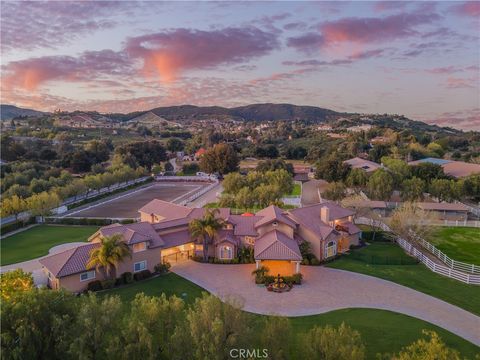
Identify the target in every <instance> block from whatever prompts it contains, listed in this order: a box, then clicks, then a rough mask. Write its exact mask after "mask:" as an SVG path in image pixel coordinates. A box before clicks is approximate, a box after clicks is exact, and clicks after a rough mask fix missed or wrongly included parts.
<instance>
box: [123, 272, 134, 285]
mask: <svg viewBox="0 0 480 360" xmlns="http://www.w3.org/2000/svg"><path fill="white" fill-rule="evenodd" d="M122 279H123V282H124V283H125V284H131V283H132V282H133V274H132V273H131V272H124V273H123V274H122Z"/></svg>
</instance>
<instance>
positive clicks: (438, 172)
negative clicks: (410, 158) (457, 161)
mask: <svg viewBox="0 0 480 360" xmlns="http://www.w3.org/2000/svg"><path fill="white" fill-rule="evenodd" d="M410 170H411V174H412V176H415V177H417V178H419V179H422V180H424V181H425V182H426V183H427V184H430V182H431V181H432V180H433V179H445V178H446V175H445V173H444V172H443V168H442V167H441V166H440V165H438V164H432V163H429V162H424V163H420V164H417V165H413V166H410Z"/></svg>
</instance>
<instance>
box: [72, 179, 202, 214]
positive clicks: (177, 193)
mask: <svg viewBox="0 0 480 360" xmlns="http://www.w3.org/2000/svg"><path fill="white" fill-rule="evenodd" d="M208 185H210V184H209V183H202V182H195V183H193V182H188V183H187V182H172V183H165V182H160V183H155V184H153V185H152V186H149V187H147V188H143V189H139V190H136V191H135V190H134V191H132V192H130V193H128V194H124V195H122V194H120V195H119V196H117V197H115V198H113V199H109V200H105V201H104V202H100V203H98V204H94V205H90V206H86V207H85V208H83V209H79V210H76V211H72V212H71V213H69V214H68V215H67V216H66V217H81V218H137V217H139V213H138V209H140V208H141V207H142V206H143V205H145V204H146V203H148V202H149V201H151V200H153V199H160V200H165V201H170V202H175V203H179V202H180V201H182V200H184V199H186V198H188V197H189V196H191V195H192V194H194V193H195V192H197V191H199V190H200V189H202V188H204V187H206V186H208Z"/></svg>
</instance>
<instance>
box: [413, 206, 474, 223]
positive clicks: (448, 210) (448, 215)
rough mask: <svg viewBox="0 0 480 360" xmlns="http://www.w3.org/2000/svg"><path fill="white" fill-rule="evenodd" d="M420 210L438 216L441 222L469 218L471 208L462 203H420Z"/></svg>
mask: <svg viewBox="0 0 480 360" xmlns="http://www.w3.org/2000/svg"><path fill="white" fill-rule="evenodd" d="M417 206H418V208H419V209H422V210H425V211H429V212H433V213H434V214H436V215H437V216H438V219H439V220H461V221H465V220H467V218H468V212H469V211H470V210H469V208H468V207H467V206H466V205H464V204H461V203H444V202H442V203H436V202H419V203H417Z"/></svg>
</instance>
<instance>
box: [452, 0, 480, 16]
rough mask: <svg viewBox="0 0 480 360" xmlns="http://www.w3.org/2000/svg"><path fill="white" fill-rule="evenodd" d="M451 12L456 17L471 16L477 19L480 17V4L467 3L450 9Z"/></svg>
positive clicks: (475, 2)
mask: <svg viewBox="0 0 480 360" xmlns="http://www.w3.org/2000/svg"><path fill="white" fill-rule="evenodd" d="M450 11H451V12H453V13H454V14H456V15H460V16H469V17H473V18H477V20H478V17H479V16H480V2H478V1H466V2H464V3H462V4H456V5H453V6H451V7H450Z"/></svg>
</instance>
